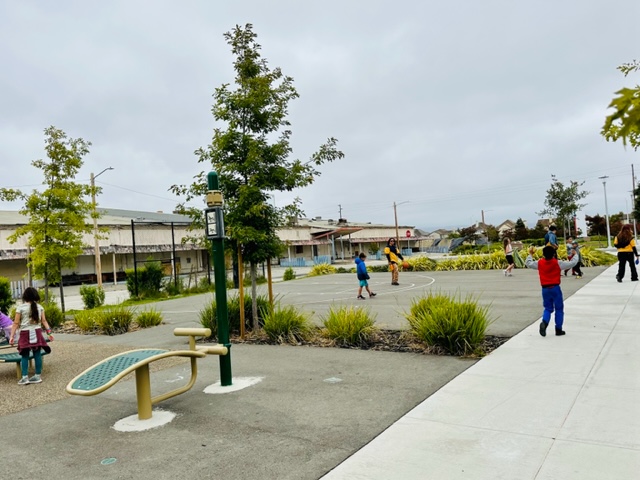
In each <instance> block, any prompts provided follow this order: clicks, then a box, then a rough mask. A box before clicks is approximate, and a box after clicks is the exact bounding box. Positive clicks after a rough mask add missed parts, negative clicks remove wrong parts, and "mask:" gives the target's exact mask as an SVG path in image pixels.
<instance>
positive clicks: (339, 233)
mask: <svg viewBox="0 0 640 480" xmlns="http://www.w3.org/2000/svg"><path fill="white" fill-rule="evenodd" d="M360 230H362V228H360V227H340V228H336V229H334V230H327V231H326V232H320V233H313V234H312V235H313V238H325V237H327V238H338V237H343V236H345V235H350V234H352V233H354V232H359V231H360Z"/></svg>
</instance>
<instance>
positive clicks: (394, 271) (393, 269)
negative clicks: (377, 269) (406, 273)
mask: <svg viewBox="0 0 640 480" xmlns="http://www.w3.org/2000/svg"><path fill="white" fill-rule="evenodd" d="M389 268H390V269H391V283H398V270H399V269H398V264H397V263H392V264H391V265H390V267H389Z"/></svg>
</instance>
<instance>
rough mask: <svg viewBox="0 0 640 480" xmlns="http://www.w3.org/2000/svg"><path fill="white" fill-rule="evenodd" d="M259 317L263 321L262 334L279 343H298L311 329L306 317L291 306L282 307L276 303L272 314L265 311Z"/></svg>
mask: <svg viewBox="0 0 640 480" xmlns="http://www.w3.org/2000/svg"><path fill="white" fill-rule="evenodd" d="M260 315H261V316H262V318H263V319H264V332H265V333H266V334H267V336H268V337H269V338H270V339H271V340H275V341H277V342H279V343H300V342H301V341H303V340H305V339H306V338H308V336H309V333H310V332H311V329H312V327H311V323H310V322H309V319H308V318H307V316H306V315H305V314H303V313H301V312H298V310H296V307H294V306H293V305H287V306H285V307H283V306H282V305H280V303H278V304H277V305H276V307H275V308H274V309H273V312H271V311H270V309H266V310H264V311H262V312H261V313H260Z"/></svg>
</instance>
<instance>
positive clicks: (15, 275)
mask: <svg viewBox="0 0 640 480" xmlns="http://www.w3.org/2000/svg"><path fill="white" fill-rule="evenodd" d="M99 210H100V212H101V213H102V217H101V218H100V219H99V220H98V226H99V227H100V228H101V229H105V230H106V231H104V232H101V233H100V234H99V237H100V238H99V246H100V260H101V262H100V263H101V265H102V280H103V282H113V281H114V278H115V279H116V280H124V271H125V270H126V269H129V268H134V254H133V245H134V242H135V246H136V255H135V257H136V262H137V265H138V266H141V265H142V264H143V262H144V261H146V260H155V261H160V262H161V263H162V264H163V266H164V269H165V272H166V273H167V274H172V273H174V272H175V273H178V274H180V273H182V274H185V273H190V272H192V271H202V270H203V269H206V266H207V262H208V252H207V251H206V250H204V249H203V248H201V247H198V246H196V245H194V244H192V243H185V244H183V243H182V240H183V239H184V238H186V237H188V235H189V234H188V232H187V226H188V225H189V224H190V223H191V220H190V219H189V218H188V217H185V216H183V215H175V214H166V213H161V212H157V213H152V212H136V211H130V210H115V209H99ZM26 221H27V219H26V218H25V217H23V216H22V215H20V214H19V213H18V212H15V211H0V276H3V277H7V278H9V279H10V280H12V281H18V280H23V279H28V278H29V271H28V268H27V257H28V255H29V247H28V245H27V237H26V236H25V237H21V238H20V239H18V241H17V242H16V243H10V242H9V241H8V237H9V236H10V235H11V234H13V233H14V232H15V229H16V226H17V225H24V224H25V223H26ZM87 222H88V223H89V222H92V220H91V219H87ZM83 240H84V244H85V248H84V253H83V255H81V256H79V257H78V259H77V261H76V266H75V268H73V269H64V270H63V272H62V273H63V276H64V279H65V284H73V283H95V282H96V281H97V277H96V267H95V256H94V255H95V247H94V245H95V241H94V236H93V234H88V235H84V239H83Z"/></svg>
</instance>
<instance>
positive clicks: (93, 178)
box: [91, 167, 116, 288]
mask: <svg viewBox="0 0 640 480" xmlns="http://www.w3.org/2000/svg"><path fill="white" fill-rule="evenodd" d="M107 170H113V167H108V168H105V169H104V170H102V171H101V172H100V173H99V174H97V175H94V174H93V172H92V173H91V203H92V204H93V241H94V246H93V248H94V250H93V254H94V256H95V263H96V265H95V267H96V277H97V280H98V287H100V288H102V262H101V261H100V241H99V238H98V218H97V215H98V212H96V178H98V177H99V176H100V175H102V174H103V173H104V172H106V171H107ZM115 275H116V271H115V270H114V271H113V276H114V278H115Z"/></svg>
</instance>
